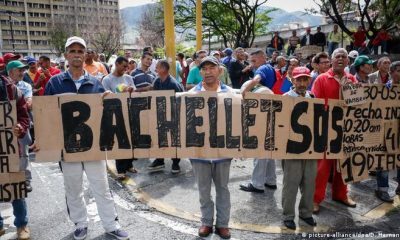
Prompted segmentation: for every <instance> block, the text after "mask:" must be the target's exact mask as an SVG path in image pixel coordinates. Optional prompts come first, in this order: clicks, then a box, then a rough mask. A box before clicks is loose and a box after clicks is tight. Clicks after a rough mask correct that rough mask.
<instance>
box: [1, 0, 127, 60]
mask: <svg viewBox="0 0 400 240" xmlns="http://www.w3.org/2000/svg"><path fill="white" fill-rule="evenodd" d="M119 16H120V13H119V3H118V0H12V1H11V0H0V30H1V31H0V53H1V54H4V53H7V52H13V51H15V52H16V53H19V54H23V55H30V56H36V57H37V56H39V55H42V54H48V55H55V53H56V51H55V50H54V47H53V44H52V41H51V39H50V38H52V36H53V34H52V32H51V31H54V28H55V26H56V27H57V26H59V25H55V23H58V24H59V23H60V22H62V23H63V24H62V25H63V27H65V28H66V29H69V30H74V31H72V32H75V33H77V34H79V35H81V36H83V37H85V34H87V33H88V32H93V31H94V30H96V29H101V28H103V27H104V24H107V23H117V22H119ZM89 45H90V41H89Z"/></svg>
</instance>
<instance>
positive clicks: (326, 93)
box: [311, 48, 357, 213]
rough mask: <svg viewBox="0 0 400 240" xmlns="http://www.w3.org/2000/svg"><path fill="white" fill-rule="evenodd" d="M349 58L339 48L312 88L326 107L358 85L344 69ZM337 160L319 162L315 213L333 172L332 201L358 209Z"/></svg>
mask: <svg viewBox="0 0 400 240" xmlns="http://www.w3.org/2000/svg"><path fill="white" fill-rule="evenodd" d="M348 61H349V58H348V55H347V51H346V49H344V48H338V49H336V50H335V51H333V53H332V59H331V62H332V68H331V69H329V70H328V72H326V73H323V74H321V75H319V76H318V77H317V79H316V80H315V82H314V85H313V87H312V90H311V91H312V93H313V94H314V95H315V97H317V98H322V99H325V104H326V107H328V106H327V104H328V99H339V96H340V91H341V86H343V85H345V84H349V83H356V82H357V80H356V79H355V78H354V76H353V75H351V74H349V73H346V72H345V71H344V69H345V68H346V66H347V64H348ZM336 164H337V160H336V159H335V160H332V159H325V158H324V159H321V160H318V167H317V169H318V170H317V177H316V179H315V193H314V209H313V212H314V213H318V212H319V205H320V203H321V202H322V201H323V200H324V198H325V191H326V185H327V183H328V179H329V175H330V173H331V171H332V170H333V181H332V199H333V200H335V201H337V202H339V203H342V204H344V205H346V206H348V207H356V203H355V202H354V201H353V200H352V199H350V198H349V197H348V196H347V185H346V184H344V182H343V179H342V174H341V173H340V172H338V171H337V166H336Z"/></svg>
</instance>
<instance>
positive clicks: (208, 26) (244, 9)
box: [175, 0, 273, 48]
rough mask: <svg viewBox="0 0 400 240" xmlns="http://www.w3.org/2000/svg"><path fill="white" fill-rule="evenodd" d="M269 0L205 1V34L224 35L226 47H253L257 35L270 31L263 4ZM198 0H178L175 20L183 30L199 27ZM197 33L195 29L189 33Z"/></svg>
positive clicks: (190, 34)
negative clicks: (197, 25) (267, 29)
mask: <svg viewBox="0 0 400 240" xmlns="http://www.w3.org/2000/svg"><path fill="white" fill-rule="evenodd" d="M267 1H268V0H253V1H248V0H203V2H202V3H203V4H202V15H203V29H205V30H206V32H205V34H204V35H203V37H206V38H207V37H208V32H209V33H210V34H211V36H216V37H220V38H222V40H223V43H224V45H225V47H228V46H231V47H235V48H236V47H238V46H242V47H250V46H251V45H252V44H253V42H254V39H255V37H256V35H258V34H263V33H265V32H266V27H267V25H268V23H269V22H270V20H271V19H270V18H269V17H268V13H269V12H271V11H273V10H263V9H261V8H260V7H261V6H262V5H264V4H265V3H266V2H267ZM195 6H196V0H176V1H175V22H176V25H177V27H178V30H179V29H180V30H181V31H182V32H185V31H187V30H190V29H191V30H193V29H195V27H196V8H195ZM189 36H193V32H191V33H190V32H189Z"/></svg>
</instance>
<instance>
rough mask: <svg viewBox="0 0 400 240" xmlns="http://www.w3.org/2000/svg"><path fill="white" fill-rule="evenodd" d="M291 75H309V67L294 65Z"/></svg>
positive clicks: (295, 76)
mask: <svg viewBox="0 0 400 240" xmlns="http://www.w3.org/2000/svg"><path fill="white" fill-rule="evenodd" d="M292 76H293V78H298V77H311V75H310V69H308V68H306V67H296V68H294V69H293V72H292Z"/></svg>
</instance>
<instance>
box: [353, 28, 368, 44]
mask: <svg viewBox="0 0 400 240" xmlns="http://www.w3.org/2000/svg"><path fill="white" fill-rule="evenodd" d="M353 37H354V47H357V48H359V47H361V45H362V43H363V42H364V41H365V38H366V37H367V35H366V33H365V31H361V32H355V33H354V34H353Z"/></svg>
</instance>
